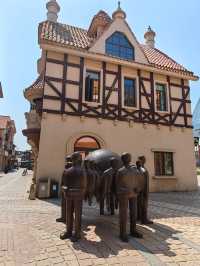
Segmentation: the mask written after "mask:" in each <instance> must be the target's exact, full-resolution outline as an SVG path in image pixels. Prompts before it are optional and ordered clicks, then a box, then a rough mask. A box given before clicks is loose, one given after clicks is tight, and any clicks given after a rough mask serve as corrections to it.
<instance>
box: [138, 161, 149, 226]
mask: <svg viewBox="0 0 200 266" xmlns="http://www.w3.org/2000/svg"><path fill="white" fill-rule="evenodd" d="M145 163H146V158H145V156H140V157H138V161H137V168H138V170H139V171H140V172H141V173H142V174H143V176H144V188H143V190H142V191H141V192H140V194H139V197H138V216H139V217H138V218H139V220H141V223H142V224H152V223H153V222H152V221H151V220H149V219H148V200H149V173H148V170H147V168H146V167H145Z"/></svg>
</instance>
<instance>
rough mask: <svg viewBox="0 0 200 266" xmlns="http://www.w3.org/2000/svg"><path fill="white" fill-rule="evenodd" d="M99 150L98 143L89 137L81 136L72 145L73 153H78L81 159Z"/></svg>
mask: <svg viewBox="0 0 200 266" xmlns="http://www.w3.org/2000/svg"><path fill="white" fill-rule="evenodd" d="M99 149H101V146H100V144H99V142H98V141H97V140H96V139H95V138H94V137H91V136H82V137H81V138H79V139H77V141H76V142H75V144H74V151H75V152H76V151H79V152H80V153H81V154H82V156H83V158H85V156H87V155H88V154H89V153H90V152H92V151H96V150H99Z"/></svg>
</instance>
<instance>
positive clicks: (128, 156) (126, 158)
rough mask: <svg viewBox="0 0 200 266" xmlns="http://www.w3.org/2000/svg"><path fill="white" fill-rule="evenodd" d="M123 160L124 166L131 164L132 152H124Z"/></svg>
mask: <svg viewBox="0 0 200 266" xmlns="http://www.w3.org/2000/svg"><path fill="white" fill-rule="evenodd" d="M121 160H122V162H123V164H124V166H129V164H130V162H131V154H130V153H128V152H124V153H122V156H121Z"/></svg>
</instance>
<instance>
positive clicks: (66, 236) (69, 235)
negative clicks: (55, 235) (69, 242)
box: [60, 231, 72, 240]
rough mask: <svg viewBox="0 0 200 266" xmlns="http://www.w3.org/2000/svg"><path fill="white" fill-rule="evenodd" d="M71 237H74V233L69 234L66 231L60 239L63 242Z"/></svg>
mask: <svg viewBox="0 0 200 266" xmlns="http://www.w3.org/2000/svg"><path fill="white" fill-rule="evenodd" d="M71 237H72V233H68V232H66V231H65V232H63V233H61V234H60V239H61V240H64V239H68V238H71Z"/></svg>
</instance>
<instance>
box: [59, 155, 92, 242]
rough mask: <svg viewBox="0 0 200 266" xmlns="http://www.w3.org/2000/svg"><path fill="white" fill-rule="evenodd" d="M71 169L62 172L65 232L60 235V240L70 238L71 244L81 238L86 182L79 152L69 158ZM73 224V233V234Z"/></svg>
mask: <svg viewBox="0 0 200 266" xmlns="http://www.w3.org/2000/svg"><path fill="white" fill-rule="evenodd" d="M71 159H72V167H71V168H69V169H67V170H66V171H65V172H64V176H63V186H62V189H63V192H64V196H65V199H66V201H67V226H66V227H67V228H66V229H67V230H66V231H65V232H63V233H62V234H61V235H60V238H61V239H66V238H71V240H72V241H73V242H76V241H78V240H79V239H80V238H81V217H82V204H83V199H84V195H85V191H86V186H87V183H86V182H87V180H86V175H85V170H84V168H83V167H82V157H81V154H80V153H79V152H75V153H73V154H72V156H71ZM73 223H74V224H75V233H74V235H73V234H72V232H73Z"/></svg>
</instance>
